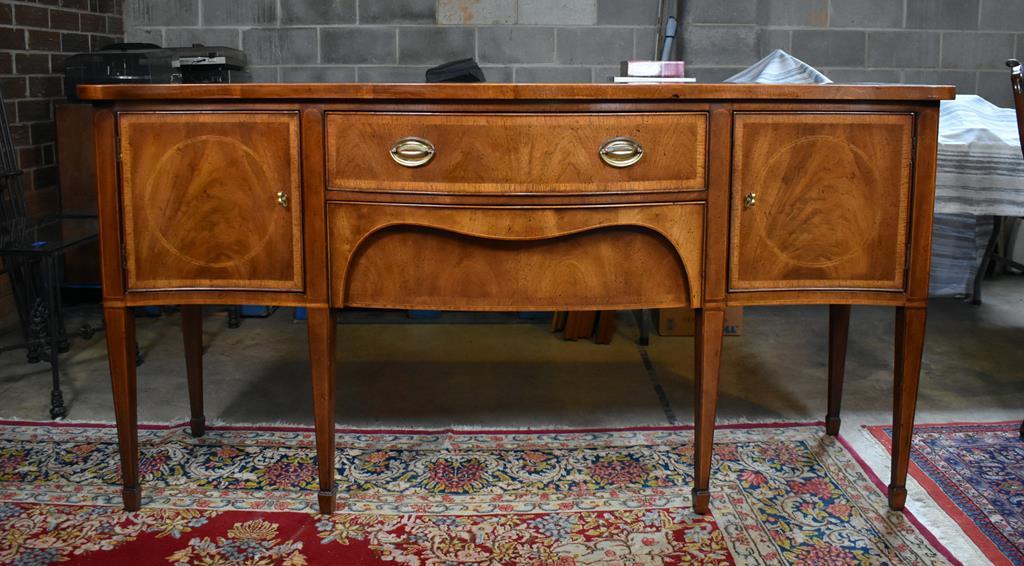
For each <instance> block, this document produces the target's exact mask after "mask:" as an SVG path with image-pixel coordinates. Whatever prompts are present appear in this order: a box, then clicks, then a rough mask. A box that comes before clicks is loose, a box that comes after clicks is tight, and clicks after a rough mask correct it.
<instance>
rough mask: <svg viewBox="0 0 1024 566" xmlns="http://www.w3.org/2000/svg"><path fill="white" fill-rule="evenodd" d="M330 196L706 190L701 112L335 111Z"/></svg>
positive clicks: (330, 128) (330, 120)
mask: <svg viewBox="0 0 1024 566" xmlns="http://www.w3.org/2000/svg"><path fill="white" fill-rule="evenodd" d="M326 123H327V125H326V127H327V185H328V188H330V189H339V190H355V191H374V192H419V193H436V194H545V193H546V194H551V193H556V194H567V193H575V194H595V193H598V194H607V193H623V192H653V191H668V190H673V191H676V190H703V189H704V188H705V170H706V166H705V162H706V147H707V114H706V113H704V112H659V113H630V114H621V113H615V114H611V113H607V114H598V113H581V114H564V113H563V114H457V113H444V114H439V113H433V114H428V113H367V112H330V113H328V114H327V118H326Z"/></svg>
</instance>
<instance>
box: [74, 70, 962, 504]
mask: <svg viewBox="0 0 1024 566" xmlns="http://www.w3.org/2000/svg"><path fill="white" fill-rule="evenodd" d="M78 93H79V96H80V97H81V98H82V99H83V100H89V101H92V104H93V116H92V122H93V131H94V142H95V158H96V183H97V188H98V195H99V215H100V223H101V234H100V246H101V263H102V280H103V301H104V303H103V309H104V316H105V319H106V324H107V347H108V352H109V357H110V372H111V379H112V383H113V392H114V404H115V409H116V417H117V431H118V440H119V443H120V454H121V474H122V480H123V498H124V506H125V508H126V509H138V508H139V506H140V503H141V490H140V485H139V468H138V442H137V406H136V374H135V364H134V359H135V323H134V321H133V318H132V314H131V310H130V309H131V308H132V307H136V306H143V305H183V308H182V316H183V328H184V341H185V357H186V366H187V375H188V389H189V398H190V402H191V413H192V420H191V430H192V434H194V435H196V436H198V435H202V434H203V432H204V426H205V423H204V417H203V398H202V344H201V342H202V337H201V331H202V322H201V318H200V308H201V305H204V304H265V305H279V306H294V307H306V308H307V309H308V311H309V322H308V332H309V352H310V360H311V373H312V376H311V379H312V390H313V398H314V413H315V422H316V450H317V461H318V470H319V482H320V490H319V505H320V510H321V512H324V513H330V512H332V511H333V509H334V505H335V496H336V487H335V482H334V473H335V471H334V453H335V440H334V435H333V428H334V423H335V415H334V383H335V365H334V359H335V347H334V346H335V332H336V320H335V312H336V311H335V309H340V308H344V307H349V306H355V307H380V308H428V309H457V310H482V311H486V310H498V311H515V310H612V309H635V308H659V307H690V308H693V309H696V320H697V336H696V338H695V340H694V343H695V349H696V356H695V358H696V368H695V396H696V398H695V400H696V403H695V407H696V409H695V412H696V414H695V432H694V437H695V439H694V461H695V473H694V486H693V506H694V509H695V510H696V511H697V512H700V513H705V512H707V510H708V504H709V500H710V493H709V491H708V484H709V475H710V473H711V454H712V438H713V433H714V426H715V411H716V406H717V399H718V381H719V365H720V360H721V351H722V330H723V328H722V327H723V315H724V308H725V307H726V306H727V305H778V304H823V305H829V317H830V322H829V340H828V343H829V363H828V410H827V416H826V423H827V424H826V432H827V433H828V434H833V435H834V434H837V433H838V430H839V423H840V417H839V408H840V401H841V389H842V383H843V367H844V361H845V355H846V339H847V333H848V323H849V316H850V307H851V305H855V304H865V305H886V306H891V307H894V308H895V309H896V332H895V349H896V356H895V369H894V375H893V384H894V387H893V389H894V406H893V425H894V433H893V435H894V439H893V450H892V477H891V481H890V484H889V505H890V507H892V508H893V509H900V508H902V507H903V505H904V502H905V499H906V488H905V481H906V475H907V465H908V456H909V448H910V435H911V429H912V427H913V422H914V411H915V403H916V399H917V389H918V379H919V373H920V369H921V351H922V347H923V343H924V330H925V312H926V306H927V293H928V270H929V259H930V250H931V229H932V210H933V200H934V192H935V160H936V144H937V128H938V115H939V114H938V110H939V101H940V100H942V99H949V98H952V97H953V95H954V89H953V88H952V87H944V86H875V85H871V86H866V85H865V86H854V85H772V86H765V85H720V84H694V85H556V84H549V85H507V84H482V85H451V84H448V85H445V84H441V85H412V84H409V85H385V84H380V85H372V84H289V85H284V84H282V85H274V84H244V85H240V84H231V85H108V86H95V85H84V86H80V87H79V90H78Z"/></svg>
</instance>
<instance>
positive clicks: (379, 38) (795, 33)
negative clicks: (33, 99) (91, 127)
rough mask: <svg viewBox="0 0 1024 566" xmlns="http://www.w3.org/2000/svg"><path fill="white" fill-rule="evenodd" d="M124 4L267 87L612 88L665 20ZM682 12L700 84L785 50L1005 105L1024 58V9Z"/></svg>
mask: <svg viewBox="0 0 1024 566" xmlns="http://www.w3.org/2000/svg"><path fill="white" fill-rule="evenodd" d="M124 3H125V10H124V12H125V31H126V34H127V39H128V40H129V41H151V42H154V43H158V44H162V45H188V44H191V43H206V44H223V45H229V46H231V47H238V48H241V49H244V50H245V51H246V52H247V53H248V55H249V58H250V64H251V65H252V71H253V75H254V77H255V78H256V79H257V80H261V81H288V82H301V81H363V82H380V81H412V82H421V81H422V80H423V73H424V71H425V70H426V69H427V68H429V67H430V66H432V65H435V64H437V63H441V62H444V61H446V60H450V59H454V58H458V57H467V56H468V57H475V58H476V59H477V60H478V61H479V62H480V64H481V65H482V66H483V68H484V71H485V73H486V74H487V77H488V80H490V81H494V82H496V81H509V82H512V81H514V82H542V81H543V82H553V81H558V82H605V81H607V80H610V77H611V76H614V75H615V74H617V67H618V63H619V61H621V60H623V59H630V58H650V57H651V56H652V55H653V52H654V37H655V33H656V28H655V20H656V17H657V10H658V0H124ZM669 4H670V12H672V13H675V12H676V6H675V2H674V1H671V2H670V3H669ZM681 11H682V14H681V15H682V17H683V21H684V25H683V29H682V41H681V42H680V46H679V51H680V52H681V58H683V59H685V60H686V62H687V66H688V69H689V74H690V75H691V76H695V77H697V79H698V80H700V81H702V82H713V81H718V80H721V79H723V78H725V77H728V76H729V75H731V74H733V73H735V72H736V71H739V70H740V69H742V68H744V67H746V66H747V65H749V64H751V63H753V62H754V61H756V60H757V59H759V58H761V57H763V56H764V55H766V54H767V53H769V52H770V51H772V50H773V49H778V48H781V49H785V50H787V51H789V52H790V53H793V54H794V55H796V56H797V57H801V58H803V59H805V60H806V61H807V62H808V63H810V64H812V65H815V66H817V67H819V69H820V70H822V71H823V72H824V73H825V74H827V75H829V76H830V77H832V78H833V79H835V80H837V81H848V82H907V83H912V82H928V83H934V82H941V83H950V84H955V85H956V86H957V87H958V88H959V89H960V91H961V92H964V93H979V94H983V95H985V96H986V97H988V98H990V99H991V100H993V101H994V102H996V103H999V104H1002V105H1007V104H1009V102H1010V95H1009V88H1008V86H1007V84H1008V82H1009V80H1008V78H1007V77H1006V73H1005V67H1003V61H1004V60H1005V59H1007V58H1009V57H1013V56H1016V57H1018V58H1021V57H1024V0H685V1H684V2H683V6H682V10H681ZM1004 83H1005V84H1004ZM1004 87H1005V88H1004Z"/></svg>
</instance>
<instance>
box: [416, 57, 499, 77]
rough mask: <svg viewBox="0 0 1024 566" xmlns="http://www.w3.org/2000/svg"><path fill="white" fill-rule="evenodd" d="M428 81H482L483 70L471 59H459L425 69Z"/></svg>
mask: <svg viewBox="0 0 1024 566" xmlns="http://www.w3.org/2000/svg"><path fill="white" fill-rule="evenodd" d="M427 82H428V83H483V82H487V79H486V78H485V77H484V71H483V69H481V68H480V65H477V64H476V61H474V60H473V59H459V60H457V61H449V62H447V63H442V64H441V65H438V66H436V67H432V68H430V69H427Z"/></svg>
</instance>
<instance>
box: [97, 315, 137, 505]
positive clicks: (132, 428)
mask: <svg viewBox="0 0 1024 566" xmlns="http://www.w3.org/2000/svg"><path fill="white" fill-rule="evenodd" d="M103 318H104V321H105V322H106V335H107V355H108V357H109V359H110V384H111V388H112V389H113V392H114V417H115V419H116V421H117V444H118V449H119V450H120V454H121V495H122V499H123V500H124V508H125V510H127V511H137V510H138V509H139V506H140V505H141V502H142V491H141V490H140V489H139V439H138V406H137V398H138V397H137V393H136V378H135V318H134V317H133V316H132V312H131V310H130V309H129V308H126V307H107V306H105V307H103Z"/></svg>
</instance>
